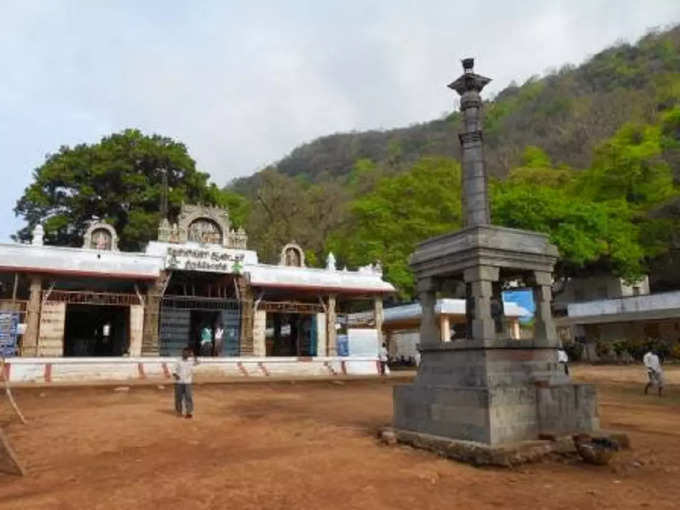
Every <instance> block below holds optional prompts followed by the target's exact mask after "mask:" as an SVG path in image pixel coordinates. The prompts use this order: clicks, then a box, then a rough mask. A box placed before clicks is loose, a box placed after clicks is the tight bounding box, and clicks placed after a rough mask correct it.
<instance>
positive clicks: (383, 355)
mask: <svg viewBox="0 0 680 510" xmlns="http://www.w3.org/2000/svg"><path fill="white" fill-rule="evenodd" d="M378 358H379V359H380V375H387V374H386V372H387V370H386V368H387V360H388V353H387V345H385V343H383V344H382V347H381V348H380V354H379V355H378Z"/></svg>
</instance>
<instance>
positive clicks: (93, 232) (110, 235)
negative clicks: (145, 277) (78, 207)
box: [83, 220, 118, 251]
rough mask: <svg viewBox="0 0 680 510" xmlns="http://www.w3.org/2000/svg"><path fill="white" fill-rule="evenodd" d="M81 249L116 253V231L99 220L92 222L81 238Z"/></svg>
mask: <svg viewBox="0 0 680 510" xmlns="http://www.w3.org/2000/svg"><path fill="white" fill-rule="evenodd" d="M83 248H89V249H91V250H102V251H118V234H117V233H116V229H115V228H113V226H111V225H109V224H108V223H106V222H104V221H101V220H92V221H91V222H90V224H89V226H88V227H87V230H86V231H85V235H84V236H83Z"/></svg>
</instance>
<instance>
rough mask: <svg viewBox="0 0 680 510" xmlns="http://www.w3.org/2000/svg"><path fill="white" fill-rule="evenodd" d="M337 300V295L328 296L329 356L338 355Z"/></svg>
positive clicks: (327, 350)
mask: <svg viewBox="0 0 680 510" xmlns="http://www.w3.org/2000/svg"><path fill="white" fill-rule="evenodd" d="M335 300H336V296H335V294H329V295H328V307H327V308H326V341H327V342H328V349H326V352H327V355H328V356H337V355H338V332H337V331H336V330H335V321H336V319H337V316H336V312H335Z"/></svg>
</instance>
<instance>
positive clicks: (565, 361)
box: [557, 349, 569, 375]
mask: <svg viewBox="0 0 680 510" xmlns="http://www.w3.org/2000/svg"><path fill="white" fill-rule="evenodd" d="M557 362H558V363H561V364H562V365H564V373H565V374H567V375H569V356H567V351H565V350H564V349H557Z"/></svg>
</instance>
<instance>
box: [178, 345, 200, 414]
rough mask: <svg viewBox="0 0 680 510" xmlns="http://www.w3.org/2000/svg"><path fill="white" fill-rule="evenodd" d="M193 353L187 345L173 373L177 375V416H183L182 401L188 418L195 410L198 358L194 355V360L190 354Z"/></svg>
mask: <svg viewBox="0 0 680 510" xmlns="http://www.w3.org/2000/svg"><path fill="white" fill-rule="evenodd" d="M190 355H193V353H192V352H191V349H189V348H188V347H185V348H184V349H183V350H182V359H180V360H178V361H177V362H176V363H175V366H174V368H173V370H172V375H173V376H174V377H175V411H177V417H180V418H181V417H182V403H184V409H185V411H186V415H185V416H186V418H191V417H192V416H193V412H194V396H193V370H194V366H196V365H198V360H197V359H196V357H195V356H194V359H193V360H190V359H189V356H190Z"/></svg>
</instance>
